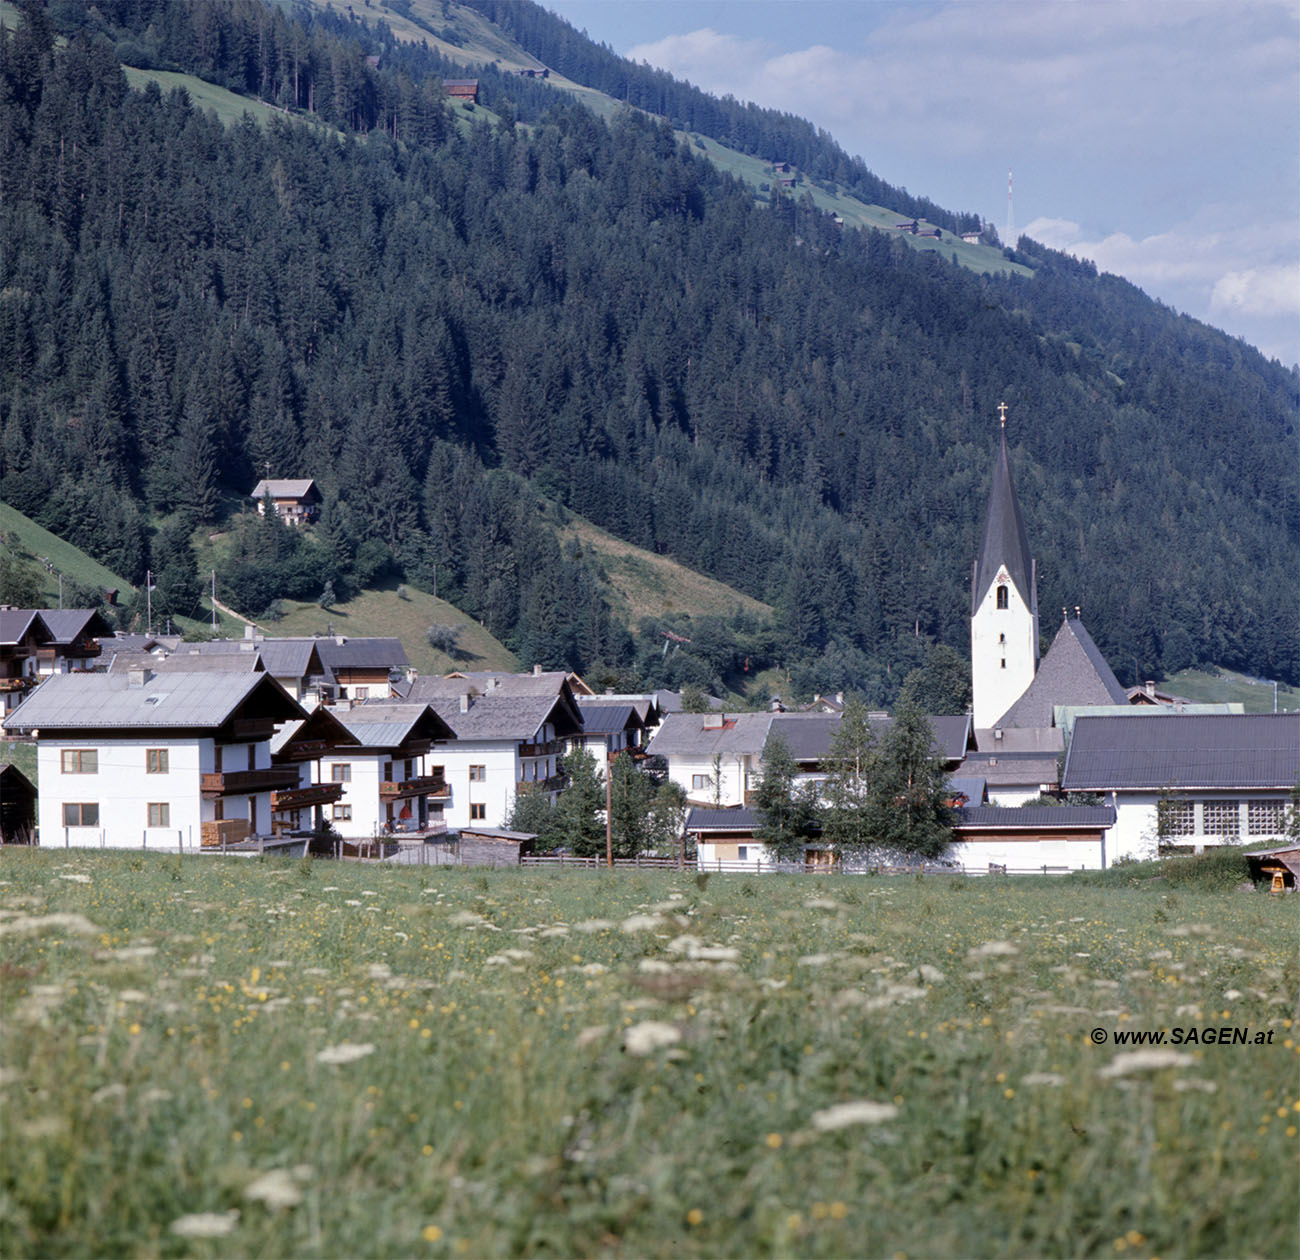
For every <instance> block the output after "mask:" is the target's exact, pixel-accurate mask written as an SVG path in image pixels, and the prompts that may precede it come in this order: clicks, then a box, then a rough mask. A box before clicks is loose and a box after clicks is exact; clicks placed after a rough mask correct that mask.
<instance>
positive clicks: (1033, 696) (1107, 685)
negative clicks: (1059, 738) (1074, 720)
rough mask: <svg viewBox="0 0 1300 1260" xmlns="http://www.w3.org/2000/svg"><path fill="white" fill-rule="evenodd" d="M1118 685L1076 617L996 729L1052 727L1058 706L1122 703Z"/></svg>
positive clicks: (1060, 633)
mask: <svg viewBox="0 0 1300 1260" xmlns="http://www.w3.org/2000/svg"><path fill="white" fill-rule="evenodd" d="M1124 702H1125V695H1124V688H1123V687H1121V686H1120V685H1119V680H1118V679H1117V678H1116V677H1115V675H1114V673H1113V672H1112V670H1111V668H1110V666H1109V665H1108V664H1107V663H1106V658H1105V657H1104V656H1102V654H1101V649H1100V648H1099V647H1098V646H1097V645H1096V644H1095V643H1094V642H1093V641H1092V635H1090V634H1089V633H1088V631H1087V630H1085V629H1084V625H1083V622H1082V621H1080V620H1079V619H1078V618H1077V617H1076V618H1075V619H1074V620H1073V621H1071V620H1070V619H1068V618H1067V619H1066V620H1065V621H1064V622H1062V623H1061V628H1060V629H1059V630H1058V631H1057V632H1056V638H1055V639H1053V640H1052V646H1051V647H1050V648H1048V649H1047V655H1046V656H1045V657H1043V660H1042V664H1040V665H1039V667H1038V672H1037V673H1036V674H1035V675H1034V681H1033V682H1031V683H1030V684H1029V686H1028V687H1027V688H1026V689H1025V693H1024V695H1022V696H1021V697H1020V699H1019V700H1017V701H1016V702H1015V704H1013V705H1012V706H1011V708H1009V709H1008V710H1007V711H1006V712H1005V713H1004V714H1003V715H1002V717H1001V718H1000V719H999V720H998V721H996V722H994V724H993V725H994V726H995V727H998V726H1007V727H1014V726H1040V727H1041V726H1051V724H1052V716H1053V710H1054V708H1055V706H1056V705H1073V706H1081V705H1094V704H1123V703H1124Z"/></svg>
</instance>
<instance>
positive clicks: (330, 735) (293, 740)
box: [271, 705, 361, 761]
mask: <svg viewBox="0 0 1300 1260" xmlns="http://www.w3.org/2000/svg"><path fill="white" fill-rule="evenodd" d="M307 740H311V741H317V740H324V741H325V742H326V743H327V744H328V745H330V746H331V747H343V748H347V747H352V748H356V747H359V746H360V743H361V741H360V740H359V739H357V737H356V736H355V735H353V734H352V732H351V731H350V730H348V728H347V727H346V726H344V725H343V723H342V722H340V721H339V720H338V718H336V717H335V716H334V714H333V713H331V712H330V711H329V709H327V708H326V707H325V706H324V705H318V706H317V707H316V708H314V709H313V710H312V711H311V712H310V713H308V714H307V716H306V717H305V718H304V719H303V720H302V721H301V722H296V721H295V722H286V723H285V724H284V725H283V726H282V727H280V729H279V730H277V731H276V733H275V734H274V735H273V736H271V759H272V760H273V761H274V760H277V759H282V760H286V761H289V760H293V746H294V745H295V744H298V743H301V742H303V741H307Z"/></svg>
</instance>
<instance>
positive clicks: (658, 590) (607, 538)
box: [557, 516, 772, 626]
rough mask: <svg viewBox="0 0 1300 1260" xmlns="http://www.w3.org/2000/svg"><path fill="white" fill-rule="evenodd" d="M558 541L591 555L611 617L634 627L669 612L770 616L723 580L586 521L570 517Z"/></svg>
mask: <svg viewBox="0 0 1300 1260" xmlns="http://www.w3.org/2000/svg"><path fill="white" fill-rule="evenodd" d="M557 533H558V534H559V537H560V541H561V542H567V541H569V539H572V538H576V539H577V540H578V541H579V542H580V543H581V544H582V546H583V547H584V548H585V549H586V550H588V551H590V552H592V553H594V554H595V555H596V556H597V557H598V558H599V560H600V562H601V564H602V565H603V566H604V569H605V573H606V575H607V576H608V578H609V587H608V593H609V595H610V597H611V604H612V606H613V610H614V613H615V615H616V616H618V617H619V618H620V619H621V620H622V621H623V622H624V624H626V625H628V626H635V625H636V622H637V621H638V620H639V619H640V618H641V617H660V616H663V614H664V613H669V612H686V613H691V614H692V615H694V616H697V617H699V616H720V617H725V616H730V615H731V614H732V613H735V612H748V613H755V614H757V615H758V616H760V617H770V616H771V615H772V607H771V605H770V604H764V603H762V602H761V601H760V600H757V599H753V598H751V597H750V596H749V595H744V594H742V593H741V592H740V591H738V590H736V589H735V588H734V587H731V586H728V585H726V583H724V582H718V581H715V580H714V579H713V578H709V577H705V576H704V574H702V573H697V572H695V570H694V569H688V568H686V566H685V565H682V564H678V562H677V561H676V560H670V559H669V558H668V557H667V556H658V555H655V554H654V552H652V551H645V550H644V549H642V548H641V547H635V546H633V545H632V544H631V543H627V542H624V541H623V540H622V539H621V538H616V537H615V536H614V535H613V534H610V533H607V532H606V531H605V530H603V529H601V528H600V527H599V526H597V525H593V524H592V523H591V522H590V521H586V520H583V519H582V518H581V517H577V516H569V517H568V524H566V525H565V526H564V527H563V528H562V529H560V530H558V531H557Z"/></svg>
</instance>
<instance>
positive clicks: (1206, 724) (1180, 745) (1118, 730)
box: [1061, 713, 1300, 791]
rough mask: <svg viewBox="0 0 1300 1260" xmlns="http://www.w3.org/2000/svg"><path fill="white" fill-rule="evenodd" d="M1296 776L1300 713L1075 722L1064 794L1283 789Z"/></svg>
mask: <svg viewBox="0 0 1300 1260" xmlns="http://www.w3.org/2000/svg"><path fill="white" fill-rule="evenodd" d="M1297 777H1300V713H1245V714H1203V715H1201V714H1198V715H1188V714H1175V715H1174V716H1173V717H1171V718H1167V719H1164V720H1162V721H1159V722H1146V721H1142V720H1137V721H1135V720H1134V719H1133V718H1132V717H1080V718H1079V719H1078V720H1077V721H1076V722H1075V724H1074V738H1073V739H1072V740H1071V741H1070V752H1069V756H1068V757H1067V759H1066V763H1065V773H1064V775H1063V776H1062V778H1061V786H1062V788H1064V789H1065V790H1066V791H1125V790H1136V789H1143V788H1145V789H1148V790H1151V789H1154V790H1159V789H1161V788H1165V787H1169V788H1174V789H1189V788H1210V789H1223V790H1235V789H1249V788H1289V787H1291V786H1292V785H1293V784H1294V783H1295V781H1296V779H1297Z"/></svg>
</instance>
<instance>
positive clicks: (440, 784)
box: [379, 774, 451, 801]
mask: <svg viewBox="0 0 1300 1260" xmlns="http://www.w3.org/2000/svg"><path fill="white" fill-rule="evenodd" d="M450 795H451V792H450V789H449V788H448V787H447V781H446V780H445V779H444V778H443V777H442V775H440V774H423V775H420V776H419V777H417V778H414V779H401V780H396V779H384V780H382V781H381V782H380V784H379V799H380V800H381V801H400V800H405V799H407V798H408V797H412V796H432V797H434V798H436V799H439V800H441V799H444V798H446V797H448V796H450Z"/></svg>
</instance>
